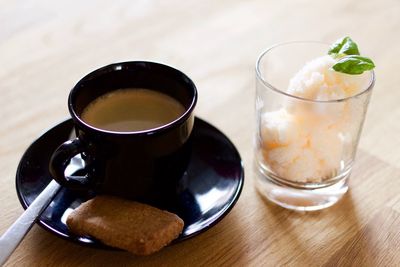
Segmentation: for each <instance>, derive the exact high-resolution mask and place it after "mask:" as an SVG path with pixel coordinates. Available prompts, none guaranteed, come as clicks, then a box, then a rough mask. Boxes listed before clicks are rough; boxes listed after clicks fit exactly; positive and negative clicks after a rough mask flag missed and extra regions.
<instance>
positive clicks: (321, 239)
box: [259, 150, 400, 266]
mask: <svg viewBox="0 0 400 267" xmlns="http://www.w3.org/2000/svg"><path fill="white" fill-rule="evenodd" d="M365 166H368V168H365ZM383 173H385V175H389V176H392V175H394V176H397V177H400V175H399V170H397V169H396V168H394V167H392V166H390V165H389V164H387V163H385V162H383V161H382V160H380V159H378V158H377V157H374V156H373V155H371V154H369V153H367V152H365V151H362V150H361V151H359V152H358V157H357V162H356V165H355V168H354V170H353V174H352V175H351V177H350V185H349V186H350V189H349V191H348V192H347V194H346V195H345V196H344V197H343V198H342V199H341V200H340V201H339V202H338V203H336V204H335V205H334V206H332V207H330V208H327V209H325V210H321V211H314V212H296V211H290V210H286V209H284V208H281V207H279V206H277V205H275V204H273V203H272V202H269V201H268V200H265V199H264V198H262V197H261V196H259V197H260V198H261V199H262V200H263V201H262V202H264V204H265V208H266V209H267V211H268V214H269V215H270V216H271V220H273V225H274V226H275V230H274V232H273V233H272V234H273V236H274V238H276V239H277V240H278V242H277V243H278V244H277V246H281V247H284V248H285V250H286V252H285V254H286V258H284V257H282V259H281V260H280V261H279V262H280V263H281V264H295V263H297V264H299V263H303V264H313V265H324V264H327V266H331V265H332V266H335V264H337V263H351V262H353V263H354V262H356V261H357V260H356V258H357V257H359V256H361V255H373V252H374V250H375V249H376V248H374V246H373V245H372V244H371V242H370V241H369V240H371V238H370V239H368V238H360V236H363V234H362V233H365V232H366V231H367V230H366V229H365V228H366V227H367V226H368V223H369V221H371V218H374V215H375V214H376V213H379V212H380V211H381V209H382V206H383V205H384V204H385V203H387V202H389V201H390V199H391V198H393V197H395V196H396V195H397V194H398V189H396V188H400V187H399V186H400V179H397V181H396V182H394V183H396V184H393V185H391V186H387V184H385V180H384V179H381V178H382V177H381V176H382V175H383ZM371 196H373V197H371ZM366 205H368V206H366ZM373 220H377V219H373ZM373 220H372V221H373ZM366 225H367V226H366ZM377 227H379V226H377ZM367 228H368V227H367ZM369 232H370V234H371V231H369ZM375 232H377V231H375ZM399 239H400V237H399ZM356 243H357V244H356ZM355 244H356V245H355ZM349 250H353V251H352V252H350V251H349ZM343 259H344V260H345V261H342V260H343ZM364 263H367V264H369V265H373V266H377V265H378V262H377V258H375V257H369V259H368V262H364Z"/></svg>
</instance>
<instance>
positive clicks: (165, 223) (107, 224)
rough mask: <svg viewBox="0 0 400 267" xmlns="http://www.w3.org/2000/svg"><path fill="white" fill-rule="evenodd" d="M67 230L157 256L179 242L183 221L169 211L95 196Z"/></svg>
mask: <svg viewBox="0 0 400 267" xmlns="http://www.w3.org/2000/svg"><path fill="white" fill-rule="evenodd" d="M67 225H68V228H69V229H70V230H71V231H72V232H73V233H75V234H78V235H82V236H84V235H90V236H93V237H94V238H96V239H98V240H100V241H102V242H103V243H104V244H106V245H109V246H112V247H117V248H121V249H124V250H127V251H130V252H132V253H133V254H136V255H149V254H151V253H154V252H156V251H158V250H160V249H161V248H163V247H164V246H166V245H167V244H169V243H170V242H171V241H172V240H174V239H175V238H177V237H178V236H179V234H180V233H181V232H182V229H183V220H182V219H181V218H179V217H178V216H177V215H175V214H173V213H170V212H168V211H163V210H159V209H157V208H155V207H152V206H149V205H146V204H142V203H139V202H135V201H130V200H125V199H121V198H117V197H113V196H96V197H95V198H93V199H91V200H89V201H87V202H85V203H82V204H81V205H80V206H79V207H78V208H77V209H75V210H74V211H73V212H72V213H71V214H70V215H69V216H68V218H67Z"/></svg>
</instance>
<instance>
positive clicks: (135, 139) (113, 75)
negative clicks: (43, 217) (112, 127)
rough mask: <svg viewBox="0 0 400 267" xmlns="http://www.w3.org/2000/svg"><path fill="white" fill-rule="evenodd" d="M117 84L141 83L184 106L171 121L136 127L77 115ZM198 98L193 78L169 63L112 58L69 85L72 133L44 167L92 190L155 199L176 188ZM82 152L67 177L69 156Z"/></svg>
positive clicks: (187, 151) (167, 195) (68, 184)
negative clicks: (119, 127) (121, 128)
mask: <svg viewBox="0 0 400 267" xmlns="http://www.w3.org/2000/svg"><path fill="white" fill-rule="evenodd" d="M121 88H146V89H150V90H155V91H158V92H161V93H164V94H167V95H169V96H171V97H172V98H174V99H175V100H177V101H178V102H180V103H181V104H182V105H183V106H184V108H185V112H184V113H183V115H182V116H180V117H179V118H177V119H176V120H175V121H173V122H172V123H169V124H166V125H163V126H161V127H158V128H155V129H150V130H145V131H138V132H113V131H107V130H102V129H99V128H95V127H93V126H91V125H89V124H88V123H86V122H85V121H83V120H82V118H81V115H82V112H83V110H84V109H85V107H87V106H88V105H89V103H91V102H92V101H93V100H95V99H96V98H98V97H99V96H102V95H104V94H106V93H109V92H111V91H114V90H118V89H121ZM196 101H197V90H196V86H195V85H194V83H193V82H192V81H191V79H189V78H188V77H187V76H186V75H185V74H183V73H182V72H180V71H179V70H176V69H174V68H172V67H169V66H166V65H163V64H159V63H153V62H145V61H133V62H123V63H116V64H111V65H108V66H105V67H103V68H100V69H97V70H95V71H93V72H91V73H90V74H88V75H86V76H85V77H84V78H82V79H81V80H80V81H79V82H78V83H77V84H76V85H75V87H74V88H73V89H72V90H71V92H70V95H69V99H68V107H69V112H70V114H71V117H72V119H73V122H74V125H75V131H76V136H77V137H76V138H75V139H74V140H71V141H67V142H65V143H63V144H61V145H60V146H59V147H58V148H57V149H56V151H55V152H54V153H53V155H52V157H51V160H50V163H49V170H50V173H51V175H52V176H53V178H54V179H55V180H56V181H57V182H58V183H60V184H61V185H62V186H64V187H67V188H70V189H76V190H93V191H94V192H95V193H98V194H112V195H117V196H121V197H124V198H130V199H135V200H138V201H142V202H146V203H150V204H154V203H156V204H157V203H161V202H163V201H165V200H166V199H169V198H170V197H171V196H173V195H174V194H175V190H176V186H177V182H178V180H179V179H180V178H181V177H182V174H183V172H184V171H185V169H186V167H187V164H188V161H189V157H190V149H191V141H190V140H191V138H190V135H191V132H192V128H193V123H194V114H193V110H194V107H195V105H196ZM79 154H80V155H81V158H82V159H83V161H84V162H85V164H84V165H85V168H84V170H83V171H80V174H79V176H77V175H74V176H73V177H67V176H66V175H65V173H66V172H65V170H66V168H67V166H68V165H69V164H70V160H71V159H72V158H73V157H75V156H76V155H79Z"/></svg>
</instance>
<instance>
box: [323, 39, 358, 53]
mask: <svg viewBox="0 0 400 267" xmlns="http://www.w3.org/2000/svg"><path fill="white" fill-rule="evenodd" d="M328 54H329V55H332V56H333V57H335V58H337V57H341V56H343V55H360V51H358V46H357V44H356V43H355V42H353V40H352V39H351V38H350V37H348V36H346V37H344V38H342V39H339V40H337V41H336V42H335V43H334V44H333V45H332V46H331V47H330V49H329V51H328Z"/></svg>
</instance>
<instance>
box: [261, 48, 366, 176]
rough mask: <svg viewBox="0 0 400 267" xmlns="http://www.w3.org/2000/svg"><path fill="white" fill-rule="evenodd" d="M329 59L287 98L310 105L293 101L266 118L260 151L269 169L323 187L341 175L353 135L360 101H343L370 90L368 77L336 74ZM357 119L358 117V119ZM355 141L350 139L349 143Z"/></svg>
mask: <svg viewBox="0 0 400 267" xmlns="http://www.w3.org/2000/svg"><path fill="white" fill-rule="evenodd" d="M335 63H336V60H335V59H334V58H332V57H331V56H329V55H326V56H322V57H319V58H316V59H314V60H312V61H310V62H308V63H307V64H305V65H304V67H303V68H302V69H301V70H300V71H299V72H298V73H296V74H295V75H294V76H293V78H292V79H291V80H290V82H289V86H288V89H287V93H289V94H291V95H294V96H298V97H300V98H303V99H307V100H298V99H294V100H288V102H286V103H285V104H284V105H283V106H282V108H281V109H279V110H276V111H271V112H266V113H264V114H263V116H262V128H261V150H262V156H263V158H264V160H265V162H266V164H267V165H268V167H269V168H270V169H271V171H273V172H274V173H275V174H277V175H278V176H280V177H281V178H284V179H287V180H291V181H295V182H321V181H323V180H325V179H329V178H332V177H335V176H336V175H338V174H339V173H340V171H341V160H342V158H343V154H344V153H347V152H346V146H348V144H349V142H351V140H349V138H348V137H349V136H352V134H351V133H350V132H351V131H352V129H351V128H352V126H351V120H352V118H354V116H353V115H354V114H355V113H357V111H358V110H359V109H358V108H357V107H355V106H352V105H357V106H358V105H359V103H358V102H357V101H354V102H352V101H338V102H315V101H309V100H317V101H329V100H340V99H343V98H347V97H350V96H354V95H356V94H358V93H360V92H361V91H362V90H363V89H364V88H366V86H367V83H368V82H369V80H368V77H369V76H368V74H363V75H348V74H343V73H339V72H336V71H334V70H333V69H332V66H333V65H334V64H335ZM353 113H354V114H353ZM350 139H351V138H350Z"/></svg>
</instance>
